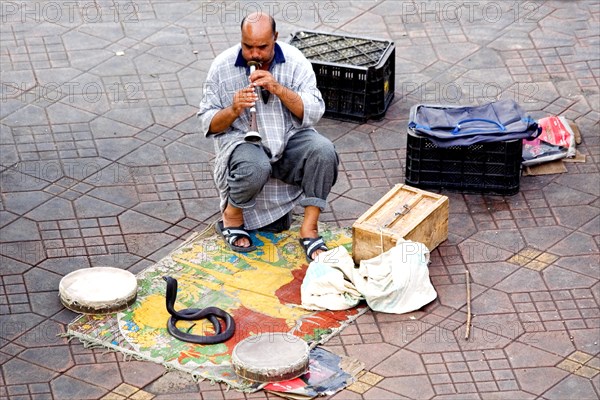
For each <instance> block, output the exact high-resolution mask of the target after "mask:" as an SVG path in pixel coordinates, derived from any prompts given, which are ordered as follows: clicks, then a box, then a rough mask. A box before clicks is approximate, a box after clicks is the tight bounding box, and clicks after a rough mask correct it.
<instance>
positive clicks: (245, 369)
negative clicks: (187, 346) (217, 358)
mask: <svg viewBox="0 0 600 400" xmlns="http://www.w3.org/2000/svg"><path fill="white" fill-rule="evenodd" d="M308 356H309V348H308V344H307V343H306V342H305V341H304V340H302V339H301V338H299V337H297V336H294V335H291V334H288V333H263V334H260V335H256V336H250V337H248V338H246V339H244V340H242V341H241V342H239V343H238V344H237V345H236V346H235V347H234V349H233V353H232V354H231V363H232V364H233V369H234V370H235V372H236V374H238V375H239V376H240V377H242V378H245V379H248V380H251V381H255V382H279V381H287V380H290V379H293V378H297V377H299V376H300V375H303V374H304V373H306V372H307V371H308Z"/></svg>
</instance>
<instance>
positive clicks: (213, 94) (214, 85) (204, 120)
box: [197, 63, 225, 136]
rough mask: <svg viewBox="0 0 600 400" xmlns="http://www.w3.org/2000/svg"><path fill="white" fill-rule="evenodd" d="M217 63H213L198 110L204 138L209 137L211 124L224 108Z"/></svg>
mask: <svg viewBox="0 0 600 400" xmlns="http://www.w3.org/2000/svg"><path fill="white" fill-rule="evenodd" d="M216 64H217V63H213V65H212V66H211V68H210V70H209V71H208V75H207V77H206V81H205V82H204V86H203V87H202V92H203V93H202V99H201V100H200V108H199V109H198V112H197V116H198V119H199V121H200V133H202V134H203V135H204V136H208V134H209V130H210V123H211V121H212V119H213V117H214V116H215V114H216V113H218V112H219V111H220V110H222V109H223V108H225V107H223V104H222V100H221V96H220V95H219V93H220V91H219V84H218V82H219V76H218V68H217V67H216Z"/></svg>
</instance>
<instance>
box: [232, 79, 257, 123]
mask: <svg viewBox="0 0 600 400" xmlns="http://www.w3.org/2000/svg"><path fill="white" fill-rule="evenodd" d="M256 100H258V96H257V95H256V91H255V90H254V87H251V86H248V87H245V88H243V89H240V90H238V91H237V92H236V94H235V95H233V104H232V105H231V108H233V112H234V113H235V114H236V115H237V116H238V117H239V116H240V115H242V113H243V112H244V110H245V109H246V108H248V107H252V106H254V105H255V104H256Z"/></svg>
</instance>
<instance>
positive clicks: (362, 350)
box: [0, 0, 600, 400]
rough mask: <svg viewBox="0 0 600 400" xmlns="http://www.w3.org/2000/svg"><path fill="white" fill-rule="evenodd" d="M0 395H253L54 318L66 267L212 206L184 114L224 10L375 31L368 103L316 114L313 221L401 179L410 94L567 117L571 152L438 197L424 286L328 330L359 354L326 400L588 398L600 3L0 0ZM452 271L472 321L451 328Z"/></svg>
mask: <svg viewBox="0 0 600 400" xmlns="http://www.w3.org/2000/svg"><path fill="white" fill-rule="evenodd" d="M0 6H1V10H0V18H2V24H1V25H0V78H1V79H0V80H1V91H0V95H1V96H2V98H1V102H0V122H1V125H0V154H1V158H0V184H1V196H0V364H1V367H0V399H11V400H12V399H14V400H17V399H19V400H20V399H31V400H33V399H54V400H63V399H64V400H67V399H107V400H108V399H140V400H143V399H157V400H158V399H165V400H166V399H205V400H206V399H246V398H247V399H261V398H274V396H273V395H270V394H266V393H264V392H259V393H255V394H244V393H239V392H236V391H232V390H229V391H228V390H227V388H225V387H223V386H221V385H218V384H210V383H209V382H200V383H196V382H194V381H193V380H192V379H191V378H189V377H188V376H186V375H183V374H179V373H168V374H164V369H163V367H162V366H160V365H156V364H153V363H148V362H141V361H135V360H124V359H123V357H122V356H121V355H118V354H114V353H107V352H106V351H104V350H102V349H89V348H85V347H84V346H83V345H82V344H80V343H79V342H77V341H76V340H73V341H70V342H69V341H67V340H66V339H64V338H62V337H61V336H60V334H61V333H64V332H65V327H66V324H68V323H69V322H70V321H71V320H72V319H73V318H74V317H75V316H76V314H75V313H72V312H71V311H69V310H66V309H65V308H64V307H63V306H62V305H61V304H60V302H59V300H58V297H57V287H58V282H59V281H60V279H61V277H62V276H64V275H66V274H67V273H69V272H72V271H74V270H77V269H80V268H87V267H90V266H100V265H112V266H117V267H119V268H124V269H128V270H129V271H131V272H133V273H137V272H139V271H141V270H143V269H144V268H146V267H148V266H150V265H152V264H153V263H154V262H156V261H157V260H159V259H160V258H161V257H163V256H165V255H166V254H168V252H169V251H170V250H171V249H173V248H175V247H176V246H177V245H178V244H180V243H181V242H182V240H184V239H185V238H186V237H188V236H189V235H190V234H191V233H192V232H194V231H200V230H202V229H204V228H205V227H206V226H208V225H209V224H210V223H211V222H212V221H214V220H215V219H216V218H217V216H218V195H217V192H216V190H215V188H214V185H213V182H212V162H213V159H214V153H213V146H212V143H211V142H210V141H209V140H207V139H204V138H202V137H201V136H200V135H198V134H197V129H198V127H197V122H196V118H195V111H196V109H197V105H198V103H199V101H200V98H201V95H202V90H203V82H204V79H205V77H206V74H207V71H208V68H209V66H210V63H211V61H212V59H213V58H214V57H215V56H216V55H217V54H218V53H220V52H221V51H222V50H224V49H226V48H227V47H229V46H231V45H233V44H235V43H237V42H238V41H239V23H240V19H241V16H242V14H244V13H245V12H249V11H254V10H256V8H257V7H258V8H261V9H263V10H265V11H269V10H270V11H272V12H273V13H274V14H275V17H276V19H277V22H278V27H279V31H280V39H283V40H285V39H286V38H287V37H288V35H289V34H291V33H293V32H295V31H297V30H300V29H314V30H320V31H325V32H338V33H349V34H353V35H360V36H365V37H375V38H380V39H385V40H393V41H394V43H395V46H396V60H395V62H396V69H395V83H396V89H395V98H394V100H393V102H392V104H391V105H390V107H389V109H388V110H387V113H386V115H385V118H383V119H382V120H381V121H372V120H371V121H368V122H367V123H364V124H356V123H350V122H341V121H335V120H331V119H323V120H322V121H321V122H320V123H319V125H318V129H319V131H320V132H321V133H323V134H324V135H326V136H327V137H329V138H330V139H331V140H333V141H334V143H335V145H336V148H337V149H338V152H339V153H340V159H341V164H340V167H341V173H340V177H339V180H338V182H337V184H336V186H335V187H334V189H333V193H332V194H331V196H330V205H331V207H330V208H329V209H328V210H327V211H326V212H325V213H324V214H323V221H326V222H328V223H331V224H337V225H339V226H350V225H351V224H352V223H353V222H354V220H355V219H356V218H358V217H359V216H360V215H361V214H362V213H363V212H364V211H366V210H367V209H368V208H369V206H370V205H371V204H372V203H373V202H374V199H377V198H379V197H381V196H382V195H383V194H385V193H386V192H387V191H388V190H389V189H390V188H391V186H393V185H394V184H397V183H403V182H404V168H405V158H406V125H407V121H408V112H409V109H410V107H411V106H412V105H414V104H417V103H445V104H476V103H484V102H490V101H493V100H496V99H502V98H510V99H514V100H516V101H517V102H518V103H519V104H521V106H522V107H523V108H524V109H526V110H527V111H528V112H530V113H531V115H532V117H534V118H540V117H543V116H547V115H550V114H556V115H563V116H565V117H567V118H569V119H571V120H573V121H575V122H576V123H577V125H578V127H579V129H580V131H581V133H582V143H581V144H580V145H578V150H579V152H580V153H582V154H584V155H585V156H586V161H585V163H566V164H565V165H566V168H567V172H566V173H564V174H556V175H545V176H527V177H522V178H521V187H520V191H519V193H517V194H516V195H514V196H492V195H486V194H463V193H457V192H449V193H444V194H446V195H448V196H449V198H450V221H449V231H450V233H449V238H448V240H447V241H446V242H444V243H442V244H441V245H440V246H439V247H438V248H437V249H436V250H435V251H433V252H432V263H431V265H430V275H431V279H432V282H433V284H434V285H435V287H436V290H437V292H438V295H439V297H438V299H437V300H435V301H434V302H433V303H431V304H429V305H427V306H426V307H424V308H423V309H422V310H419V311H417V312H413V313H409V314H404V315H388V314H382V313H373V312H369V313H367V314H365V315H363V316H361V317H360V318H359V319H358V320H357V321H356V322H355V323H353V324H351V325H350V326H349V327H348V328H347V329H345V330H344V331H343V332H342V333H341V334H340V335H338V336H336V337H334V338H333V339H332V340H331V341H330V342H328V346H329V347H330V348H331V349H332V350H334V351H336V352H337V353H339V354H345V355H349V356H352V357H356V358H358V359H360V360H361V361H363V362H364V363H365V365H366V369H365V371H364V372H363V373H362V374H361V375H360V376H359V379H358V381H357V382H355V383H354V384H353V385H352V386H350V387H349V388H348V389H346V390H344V391H342V392H340V393H338V394H336V395H334V396H333V398H335V399H461V400H463V399H501V398H502V399H545V400H555V399H556V400H562V399H597V398H599V397H600V346H599V344H598V342H599V341H600V311H599V310H600V283H599V282H600V270H599V265H600V256H599V254H600V252H599V246H600V213H599V210H600V173H599V164H600V135H599V131H600V129H599V119H600V118H599V116H600V90H599V86H600V85H599V84H600V55H599V54H600V53H599V51H600V50H599V49H600V47H599V46H600V42H599V40H598V31H599V26H600V4H599V3H598V2H597V1H576V2H562V1H535V2H534V1H531V2H498V1H480V2H468V1H467V2H462V1H456V2H447V1H433V2H413V1H396V0H379V1H327V2H292V1H282V2H247V1H240V2H227V3H225V2H205V1H179V0H175V1H169V2H166V1H160V0H133V1H127V2H112V1H91V0H90V1H79V2H25V1H20V2H17V1H8V2H2V3H1V5H0ZM465 269H468V270H469V271H470V273H471V277H472V284H471V288H472V299H473V301H472V309H473V313H474V318H473V326H472V330H471V335H470V338H469V340H465V339H464V335H465V325H464V323H465V320H466V296H465V274H464V271H465Z"/></svg>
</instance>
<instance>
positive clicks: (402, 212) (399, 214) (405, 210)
mask: <svg viewBox="0 0 600 400" xmlns="http://www.w3.org/2000/svg"><path fill="white" fill-rule="evenodd" d="M413 206H414V204H411V205H408V204H404V205H403V206H402V210H400V211H396V212H394V218H392V220H391V221H390V222H388V223H387V224H385V225H383V227H384V228H387V227H389V226H390V225H392V224H393V223H394V222H396V221H397V220H398V218H400V217H402V216H403V215H406V214H408V213H409V211H410V210H411V209H412V208H413Z"/></svg>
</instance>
